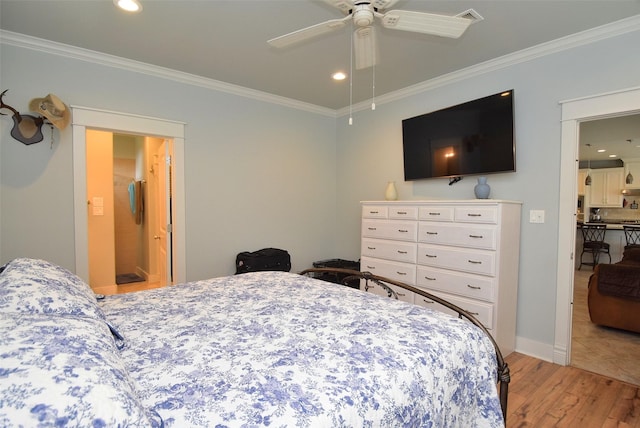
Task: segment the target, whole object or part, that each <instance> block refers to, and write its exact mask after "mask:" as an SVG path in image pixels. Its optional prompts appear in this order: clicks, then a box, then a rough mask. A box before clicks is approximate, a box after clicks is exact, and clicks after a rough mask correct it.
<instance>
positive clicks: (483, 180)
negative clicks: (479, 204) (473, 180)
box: [473, 177, 491, 199]
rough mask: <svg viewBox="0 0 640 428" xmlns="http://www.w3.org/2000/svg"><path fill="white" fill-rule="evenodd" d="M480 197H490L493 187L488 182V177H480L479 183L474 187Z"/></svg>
mask: <svg viewBox="0 0 640 428" xmlns="http://www.w3.org/2000/svg"><path fill="white" fill-rule="evenodd" d="M473 192H474V193H475V194H476V198H478V199H488V198H489V194H490V193H491V187H490V186H489V185H488V184H487V177H478V184H476V186H475V187H474V188H473Z"/></svg>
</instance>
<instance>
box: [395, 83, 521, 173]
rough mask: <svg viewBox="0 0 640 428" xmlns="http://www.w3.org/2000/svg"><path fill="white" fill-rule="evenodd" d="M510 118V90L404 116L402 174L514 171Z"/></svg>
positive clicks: (512, 114)
mask: <svg viewBox="0 0 640 428" xmlns="http://www.w3.org/2000/svg"><path fill="white" fill-rule="evenodd" d="M513 122H514V112H513V90H509V91H503V92H500V93H498V94H495V95H490V96H488V97H484V98H480V99H477V100H473V101H469V102H466V103H463V104H459V105H456V106H452V107H448V108H445V109H442V110H437V111H434V112H431V113H426V114H423V115H421V116H416V117H412V118H410V119H404V120H403V121H402V144H403V154H404V179H405V180H406V181H410V180H418V179H423V178H434V177H460V176H464V175H480V174H490V173H496V172H510V171H515V168H516V152H515V140H514V130H513Z"/></svg>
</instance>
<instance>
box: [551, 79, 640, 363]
mask: <svg viewBox="0 0 640 428" xmlns="http://www.w3.org/2000/svg"><path fill="white" fill-rule="evenodd" d="M561 107H562V140H561V147H560V157H561V158H560V166H561V167H560V204H559V208H558V220H559V221H558V268H557V272H556V284H557V290H556V331H555V340H554V352H553V355H554V357H553V358H554V360H553V362H554V363H557V364H562V365H567V364H569V363H570V361H571V319H572V317H571V314H572V301H573V277H574V266H575V263H574V257H575V254H574V252H575V231H576V228H575V224H576V218H575V215H576V212H575V201H576V196H577V182H578V144H579V139H580V123H581V122H585V121H590V120H595V119H600V118H604V117H613V116H622V115H626V114H632V113H637V112H640V87H636V88H629V89H625V90H620V91H616V92H610V93H607V94H600V95H594V96H590V97H585V98H580V99H576V100H569V101H563V102H562V103H561Z"/></svg>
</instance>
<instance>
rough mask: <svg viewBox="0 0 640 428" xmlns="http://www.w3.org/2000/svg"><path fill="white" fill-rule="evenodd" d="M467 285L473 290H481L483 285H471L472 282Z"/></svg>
mask: <svg viewBox="0 0 640 428" xmlns="http://www.w3.org/2000/svg"><path fill="white" fill-rule="evenodd" d="M467 287H469V288H471V289H472V290H481V289H482V287H478V286H475V285H471V284H467Z"/></svg>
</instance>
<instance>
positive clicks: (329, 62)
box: [0, 0, 640, 159]
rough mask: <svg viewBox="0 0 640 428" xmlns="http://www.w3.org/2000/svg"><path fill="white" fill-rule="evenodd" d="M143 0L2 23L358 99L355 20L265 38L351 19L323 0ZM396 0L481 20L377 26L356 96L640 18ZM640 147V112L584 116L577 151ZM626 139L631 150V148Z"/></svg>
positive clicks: (621, 5) (52, 10)
mask: <svg viewBox="0 0 640 428" xmlns="http://www.w3.org/2000/svg"><path fill="white" fill-rule="evenodd" d="M140 1H141V3H142V5H143V10H142V12H141V13H138V14H127V13H124V12H122V11H120V10H118V9H117V8H116V7H115V6H114V4H113V1H112V0H91V1H88V0H0V28H2V29H3V30H7V31H11V32H15V33H20V34H25V35H28V36H33V37H38V38H42V39H47V40H51V41H54V42H59V43H63V44H66V45H71V46H75V47H80V48H85V49H89V50H92V51H97V52H101V53H106V54H110V55H115V56H118V57H122V58H127V59H131V60H136V61H140V62H143V63H146V64H151V65H156V66H161V67H164V68H168V69H172V70H177V71H181V72H186V73H189V74H193V75H196V76H200V77H205V78H210V79H214V80H217V81H222V82H225V83H230V84H234V85H238V86H242V87H245V88H251V89H255V90H259V91H263V92H266V93H269V94H273V95H278V96H282V97H286V98H290V99H294V100H298V101H302V102H305V103H309V104H312V105H316V106H320V107H324V108H328V109H332V110H339V109H344V108H345V107H347V106H349V104H350V102H351V101H350V95H349V80H346V81H343V82H341V83H337V82H334V81H332V79H331V78H330V76H331V74H332V73H333V72H335V71H338V70H343V71H346V72H347V73H348V72H349V68H350V67H349V63H350V61H349V55H350V52H351V49H350V43H351V29H350V27H349V26H347V27H346V28H344V29H341V30H338V31H337V32H335V33H332V34H330V35H325V36H321V37H319V38H317V39H314V40H312V41H309V42H306V43H303V44H300V45H297V46H294V47H291V48H287V49H283V50H278V49H275V48H272V47H270V46H269V45H268V44H267V43H266V41H267V40H268V39H271V38H273V37H277V36H280V35H283V34H287V33H290V32H292V31H295V30H298V29H301V28H304V27H307V26H310V25H314V24H317V23H320V22H323V21H326V20H329V19H335V18H341V17H342V16H343V15H342V14H341V12H340V11H338V10H337V9H334V8H332V7H331V6H329V5H328V4H327V3H325V2H324V1H321V0H227V1H222V0H207V1H193V0H140ZM392 8H393V9H405V10H414V11H420V12H435V13H445V14H451V15H455V14H458V13H460V12H463V11H466V10H468V9H471V8H473V9H474V10H475V11H477V12H478V13H479V14H480V15H481V16H482V17H483V18H484V19H483V20H482V21H480V22H478V23H475V24H473V25H471V26H470V27H469V29H468V30H467V31H466V33H465V34H463V35H462V37H461V38H459V39H448V38H440V37H435V36H429V35H425V34H415V33H407V32H403V31H394V30H389V29H385V28H382V26H380V25H378V26H377V31H378V41H379V49H380V64H379V65H377V66H376V67H375V74H374V70H373V69H371V68H369V69H365V70H359V71H354V74H353V101H352V102H353V104H357V103H359V102H362V101H366V100H369V99H370V98H371V97H372V95H373V93H374V92H373V85H372V84H373V78H374V76H375V94H376V96H380V95H382V94H386V93H390V92H394V91H398V90H402V89H405V88H408V87H410V86H412V85H416V84H419V83H421V82H425V81H427V80H430V79H434V78H437V77H439V76H442V75H444V74H447V73H450V72H454V71H456V70H460V69H464V68H466V67H470V66H473V65H476V64H479V63H482V62H485V61H489V60H492V59H495V58H499V57H502V56H504V55H508V54H513V53H515V52H518V51H522V50H524V49H527V48H530V47H533V46H539V45H540V44H543V43H548V42H550V43H553V41H558V40H559V39H561V38H562V37H565V36H568V35H575V34H578V33H580V32H583V31H587V30H591V31H592V32H593V31H594V30H593V29H594V28H596V27H599V26H603V25H607V24H611V23H615V22H619V21H621V20H624V19H626V18H630V17H633V18H631V19H633V20H636V21H634V22H637V19H638V17H640V0H499V1H498V0H493V1H482V0H477V1H457V0H456V1H454V0H449V1H427V0H400V1H398V2H397V3H396V4H395V5H394V6H393V7H392ZM636 26H637V24H636ZM635 49H636V51H635V52H636V54H637V47H635ZM632 51H633V49H630V52H632ZM607 130H611V131H607ZM627 139H632V144H629V143H628V142H627V141H626V140H627ZM587 143H589V144H592V147H593V148H594V149H595V147H605V148H607V149H608V150H607V153H605V154H602V155H598V154H596V153H590V152H591V151H587V150H584V148H585V146H584V144H587ZM638 144H640V116H638V115H636V116H630V117H628V118H619V119H606V120H601V121H596V122H594V123H585V124H583V126H582V128H581V149H580V158H581V159H584V158H585V156H586V155H589V156H590V157H592V159H595V158H596V157H605V156H606V155H608V154H610V153H612V152H614V153H615V154H618V156H619V157H621V158H623V159H624V158H625V157H640V148H637V147H635V146H637V145H638ZM630 148H633V149H635V150H632V152H631V154H630V153H629V149H630ZM593 152H595V150H593Z"/></svg>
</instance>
